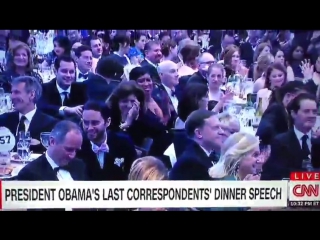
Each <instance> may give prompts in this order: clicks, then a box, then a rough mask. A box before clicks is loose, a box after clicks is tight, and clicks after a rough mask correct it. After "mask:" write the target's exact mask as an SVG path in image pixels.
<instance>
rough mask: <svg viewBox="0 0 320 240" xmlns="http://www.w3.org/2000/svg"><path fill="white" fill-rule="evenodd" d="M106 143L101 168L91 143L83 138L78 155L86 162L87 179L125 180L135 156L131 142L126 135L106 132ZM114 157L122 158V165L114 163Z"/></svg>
mask: <svg viewBox="0 0 320 240" xmlns="http://www.w3.org/2000/svg"><path fill="white" fill-rule="evenodd" d="M107 136H108V137H107V144H108V147H109V152H108V153H105V154H104V166H103V168H102V169H101V167H100V164H99V162H98V159H97V155H96V154H95V153H94V152H93V151H92V145H91V143H90V141H89V140H88V139H85V140H84V141H83V144H82V148H81V150H80V151H79V152H78V155H77V156H78V157H79V158H81V159H83V161H84V162H85V164H86V169H87V172H88V176H89V179H90V180H92V181H120V180H126V179H127V176H128V174H129V172H130V168H131V165H132V163H133V161H134V160H136V158H137V153H136V151H135V147H134V144H133V142H132V141H131V140H130V138H128V137H127V136H126V135H123V134H117V133H114V132H112V131H109V132H108V135H107ZM116 158H120V159H121V158H123V159H124V162H123V164H122V166H120V167H119V166H118V165H116V164H115V160H116Z"/></svg>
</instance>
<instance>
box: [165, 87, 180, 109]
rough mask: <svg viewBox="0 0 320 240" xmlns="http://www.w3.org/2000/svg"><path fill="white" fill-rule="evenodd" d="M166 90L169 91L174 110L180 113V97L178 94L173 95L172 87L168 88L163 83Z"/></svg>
mask: <svg viewBox="0 0 320 240" xmlns="http://www.w3.org/2000/svg"><path fill="white" fill-rule="evenodd" d="M162 85H163V86H164V88H165V90H166V92H167V93H168V95H169V97H170V100H171V102H172V105H173V107H174V110H175V111H176V113H178V103H179V101H178V98H177V97H176V96H172V90H171V89H170V88H168V87H167V86H166V85H164V84H162Z"/></svg>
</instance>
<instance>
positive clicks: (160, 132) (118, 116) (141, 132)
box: [107, 81, 170, 156]
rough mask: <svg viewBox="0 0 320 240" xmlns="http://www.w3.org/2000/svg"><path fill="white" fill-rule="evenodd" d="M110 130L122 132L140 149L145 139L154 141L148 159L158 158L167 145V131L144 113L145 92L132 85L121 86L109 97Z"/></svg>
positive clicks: (132, 82)
mask: <svg viewBox="0 0 320 240" xmlns="http://www.w3.org/2000/svg"><path fill="white" fill-rule="evenodd" d="M107 104H108V105H109V107H110V109H111V112H112V114H111V124H110V127H109V128H110V129H111V130H114V131H122V132H123V133H125V134H127V135H128V136H130V137H131V139H132V141H133V142H134V143H135V145H136V146H139V147H141V146H142V145H143V142H144V140H145V139H146V138H151V139H153V144H152V146H151V150H150V152H149V154H150V155H154V156H160V155H162V154H163V152H164V150H165V149H166V148H167V147H168V146H169V145H170V142H169V143H168V141H169V139H168V136H167V133H166V127H165V126H164V125H163V124H162V123H161V122H160V121H159V119H158V118H157V117H156V116H155V115H154V114H153V113H151V112H150V110H148V109H147V107H146V104H145V94H144V91H143V89H142V88H141V87H139V85H138V84H137V83H136V82H135V81H125V82H121V83H120V84H119V85H118V86H117V87H116V88H115V89H114V91H113V93H112V94H111V95H110V97H109V98H108V100H107Z"/></svg>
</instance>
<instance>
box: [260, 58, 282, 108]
mask: <svg viewBox="0 0 320 240" xmlns="http://www.w3.org/2000/svg"><path fill="white" fill-rule="evenodd" d="M286 82H287V69H286V67H285V66H284V65H283V64H281V63H279V62H277V63H273V64H272V65H270V66H269V67H268V69H267V71H266V77H265V83H264V88H262V89H260V90H259V91H258V92H257V104H258V103H259V101H260V99H261V101H262V111H263V112H264V111H265V110H266V109H267V107H268V105H269V100H270V96H271V93H272V91H273V90H275V89H276V88H279V87H281V86H283V85H284V84H285V83H286Z"/></svg>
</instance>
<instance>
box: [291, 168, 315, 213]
mask: <svg viewBox="0 0 320 240" xmlns="http://www.w3.org/2000/svg"><path fill="white" fill-rule="evenodd" d="M319 188H320V172H294V173H291V175H290V182H289V206H290V207H312V208H320V195H319Z"/></svg>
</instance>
